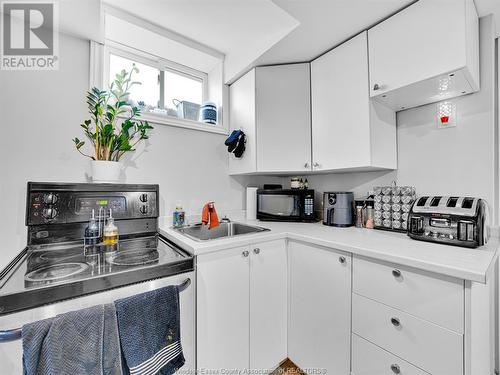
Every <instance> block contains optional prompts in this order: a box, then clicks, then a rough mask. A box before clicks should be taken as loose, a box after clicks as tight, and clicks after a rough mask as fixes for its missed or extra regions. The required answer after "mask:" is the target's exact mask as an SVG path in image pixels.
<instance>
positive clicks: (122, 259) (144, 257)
mask: <svg viewBox="0 0 500 375" xmlns="http://www.w3.org/2000/svg"><path fill="white" fill-rule="evenodd" d="M159 257H160V255H159V253H158V251H157V250H155V249H138V250H127V251H123V250H121V251H118V253H117V254H116V255H115V256H112V257H110V258H109V259H107V262H108V263H110V264H114V265H116V266H140V265H143V264H150V263H155V262H157V261H158V258H159Z"/></svg>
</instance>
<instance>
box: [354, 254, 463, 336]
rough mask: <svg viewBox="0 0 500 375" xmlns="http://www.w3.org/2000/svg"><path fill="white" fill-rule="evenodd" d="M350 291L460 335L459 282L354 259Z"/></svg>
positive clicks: (461, 317) (461, 318)
mask: <svg viewBox="0 0 500 375" xmlns="http://www.w3.org/2000/svg"><path fill="white" fill-rule="evenodd" d="M353 291H354V292H355V293H357V294H360V295H362V296H365V297H368V298H370V299H373V300H375V301H379V302H382V303H384V304H386V305H389V306H392V307H395V308H397V309H400V310H403V311H405V312H407V313H410V314H412V315H415V316H417V317H419V318H422V319H425V320H428V321H430V322H433V323H436V324H438V325H440V326H442V327H445V328H449V329H451V330H453V331H455V332H458V333H464V283H463V280H459V279H455V278H451V277H447V276H442V275H437V274H433V273H430V272H425V271H416V270H409V269H408V268H405V267H399V266H397V265H391V264H388V263H381V262H378V261H371V260H366V259H364V258H359V257H356V258H354V260H353Z"/></svg>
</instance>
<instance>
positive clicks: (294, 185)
mask: <svg viewBox="0 0 500 375" xmlns="http://www.w3.org/2000/svg"><path fill="white" fill-rule="evenodd" d="M290 189H300V180H299V178H298V177H292V178H291V179H290Z"/></svg>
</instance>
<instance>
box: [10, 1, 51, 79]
mask: <svg viewBox="0 0 500 375" xmlns="http://www.w3.org/2000/svg"><path fill="white" fill-rule="evenodd" d="M57 11H58V9H57V3H54V2H46V1H45V2H30V3H24V2H14V1H6V2H3V3H2V7H1V13H2V27H1V31H2V37H1V41H2V48H1V60H0V69H6V70H56V69H58V68H59V64H58V60H59V59H58V55H57V53H58V42H59V40H58V32H57V28H58V13H57Z"/></svg>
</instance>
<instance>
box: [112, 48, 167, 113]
mask: <svg viewBox="0 0 500 375" xmlns="http://www.w3.org/2000/svg"><path fill="white" fill-rule="evenodd" d="M134 63H135V65H136V66H137V68H138V69H139V73H134V75H133V76H132V79H133V80H134V81H137V82H141V84H140V85H134V86H133V87H132V89H131V90H130V101H131V102H133V104H135V105H138V104H142V103H139V102H144V104H145V105H146V106H147V107H150V109H152V108H157V107H158V101H159V100H160V85H159V82H158V75H159V73H160V71H159V70H158V69H156V68H153V67H151V66H149V65H145V64H141V63H138V62H134V61H132V60H129V59H126V58H124V57H121V56H117V55H113V54H111V55H110V56H109V79H110V84H111V82H112V81H113V80H114V78H115V75H116V74H117V73H120V72H121V71H122V70H123V69H125V70H126V71H127V72H129V71H130V70H131V69H132V64H134Z"/></svg>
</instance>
